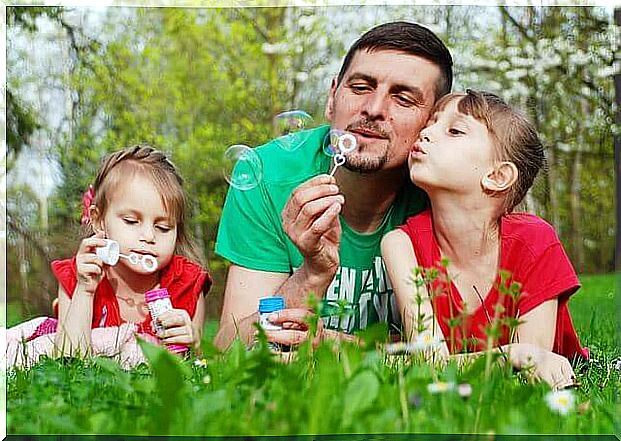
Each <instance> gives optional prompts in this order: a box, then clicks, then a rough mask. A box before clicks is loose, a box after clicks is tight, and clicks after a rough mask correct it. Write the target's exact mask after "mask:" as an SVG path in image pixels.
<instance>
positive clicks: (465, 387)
mask: <svg viewBox="0 0 621 441" xmlns="http://www.w3.org/2000/svg"><path fill="white" fill-rule="evenodd" d="M457 393H458V394H459V396H460V397H462V398H468V397H469V396H470V395H472V386H470V385H469V384H468V383H462V384H460V385H459V386H457Z"/></svg>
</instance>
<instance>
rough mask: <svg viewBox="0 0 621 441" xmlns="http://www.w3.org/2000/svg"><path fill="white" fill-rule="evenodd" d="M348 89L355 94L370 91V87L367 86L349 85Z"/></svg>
mask: <svg viewBox="0 0 621 441" xmlns="http://www.w3.org/2000/svg"><path fill="white" fill-rule="evenodd" d="M349 87H350V88H351V89H352V90H353V91H354V92H356V93H359V92H366V91H368V90H371V87H370V86H369V85H368V84H350V85H349Z"/></svg>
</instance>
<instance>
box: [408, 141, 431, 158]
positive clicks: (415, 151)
mask: <svg viewBox="0 0 621 441" xmlns="http://www.w3.org/2000/svg"><path fill="white" fill-rule="evenodd" d="M426 154H427V152H426V151H425V149H424V148H423V146H422V145H421V143H420V141H416V142H415V143H414V145H412V149H411V150H410V155H414V156H419V155H426Z"/></svg>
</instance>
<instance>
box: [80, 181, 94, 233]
mask: <svg viewBox="0 0 621 441" xmlns="http://www.w3.org/2000/svg"><path fill="white" fill-rule="evenodd" d="M93 199H95V189H94V188H93V186H92V185H89V186H88V190H86V191H85V192H84V194H83V195H82V205H83V206H82V217H81V218H80V223H81V224H82V225H88V224H90V223H91V210H90V208H91V205H92V204H93Z"/></svg>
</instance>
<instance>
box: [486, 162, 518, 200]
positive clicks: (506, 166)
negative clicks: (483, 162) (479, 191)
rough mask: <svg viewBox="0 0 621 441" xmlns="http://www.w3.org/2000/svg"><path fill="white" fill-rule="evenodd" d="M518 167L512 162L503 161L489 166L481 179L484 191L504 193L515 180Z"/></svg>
mask: <svg viewBox="0 0 621 441" xmlns="http://www.w3.org/2000/svg"><path fill="white" fill-rule="evenodd" d="M517 178H518V169H517V167H516V166H515V164H514V163H513V162H510V161H503V162H501V163H500V164H496V165H495V166H494V167H493V168H490V169H489V170H488V171H487V173H485V176H483V179H481V187H482V188H483V191H485V192H486V193H504V192H506V191H507V190H509V189H510V188H511V186H512V185H513V184H515V182H516V181H517Z"/></svg>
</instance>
